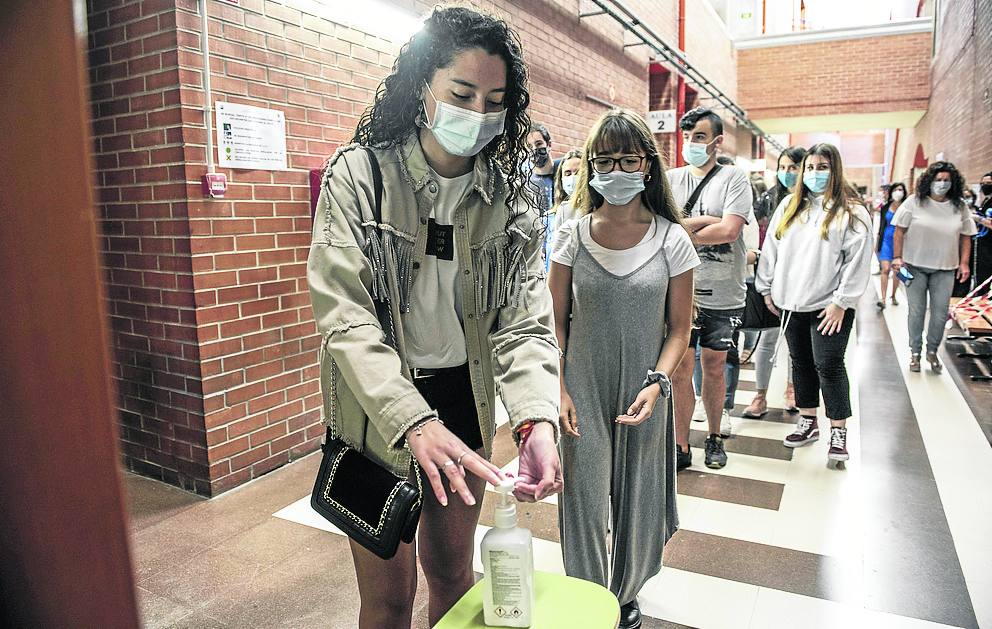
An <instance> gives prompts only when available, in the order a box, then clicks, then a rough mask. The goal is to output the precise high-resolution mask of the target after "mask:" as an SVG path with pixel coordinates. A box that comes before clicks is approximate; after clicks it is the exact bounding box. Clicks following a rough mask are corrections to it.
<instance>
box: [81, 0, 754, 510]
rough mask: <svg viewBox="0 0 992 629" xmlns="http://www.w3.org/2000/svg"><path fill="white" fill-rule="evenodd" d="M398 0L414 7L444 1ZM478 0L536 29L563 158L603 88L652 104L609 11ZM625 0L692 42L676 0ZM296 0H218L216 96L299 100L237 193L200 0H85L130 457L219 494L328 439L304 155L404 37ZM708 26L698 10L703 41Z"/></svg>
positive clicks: (341, 138)
mask: <svg viewBox="0 0 992 629" xmlns="http://www.w3.org/2000/svg"><path fill="white" fill-rule="evenodd" d="M393 4H395V5H398V6H402V7H404V8H406V9H408V10H410V11H413V12H423V11H426V10H429V6H430V5H429V3H426V2H420V1H419V0H394V1H393ZM478 4H480V5H481V6H482V8H484V9H488V10H491V11H495V12H497V13H499V14H501V15H502V16H503V17H505V18H506V19H507V20H508V21H509V22H510V24H511V25H512V26H513V27H514V28H515V29H516V30H517V31H518V33H519V34H520V37H521V40H522V44H523V47H524V54H525V56H526V59H527V61H528V65H529V69H530V77H531V86H530V87H531V94H532V103H533V104H532V109H531V115H532V117H533V118H534V119H535V120H538V121H541V122H543V123H545V124H547V125H548V126H549V127H550V128H551V131H552V134H553V136H554V150H553V153H554V154H555V155H560V154H562V153H564V152H566V151H567V150H568V149H570V148H573V147H579V146H581V144H582V143H583V141H584V140H585V136H586V133H587V131H588V128H589V126H590V124H591V123H592V122H593V121H594V120H595V119H596V118H597V117H598V116H599V115H600V114H601V113H603V112H604V111H605V110H606V109H605V107H603V106H602V105H600V104H597V103H595V102H593V101H591V100H589V99H588V98H587V96H588V95H592V96H595V97H598V98H601V99H604V100H610V88H611V86H612V88H613V92H614V94H615V96H614V99H613V100H614V102H616V103H617V104H619V105H622V106H625V107H629V108H631V109H634V110H636V111H640V112H644V111H647V109H648V104H649V102H648V100H649V77H648V54H647V51H646V49H645V48H644V47H636V48H627V49H624V48H623V43H624V41H625V40H624V37H623V33H622V30H621V28H620V27H619V26H618V25H617V24H616V23H615V22H613V21H612V20H611V19H610V18H608V17H604V16H598V17H593V18H586V19H582V20H580V19H579V18H578V14H579V8H580V3H579V2H578V0H541V1H536V0H535V1H531V0H492V1H485V2H480V3H478ZM628 4H629V6H630V7H631V8H632V9H633V10H634V11H636V12H638V14H639V15H640V16H641V17H642V18H643V19H644V20H645V21H649V23H651V25H652V27H653V28H655V30H657V31H658V32H659V33H660V34H662V36H664V37H666V38H668V40H669V41H670V42H671V43H673V44H674V43H675V42H676V34H675V33H676V29H677V21H676V13H675V12H676V10H677V1H676V0H662V1H655V0H638V1H636V2H630V3H628ZM688 4H690V5H693V4H694V3H691V2H690V3H688ZM299 6H311V7H312V6H314V5H312V4H310V5H307V4H302V3H301V4H299V5H298V4H294V3H293V2H274V1H271V0H240V2H239V3H238V5H237V6H234V5H231V4H228V3H225V2H219V1H217V0H210V1H209V2H208V16H209V25H208V28H209V32H210V37H211V44H210V47H211V67H210V71H211V87H212V91H213V100H214V102H215V103H216V102H217V101H226V102H234V103H242V104H248V105H253V106H257V107H267V108H278V109H280V110H281V111H283V112H284V113H285V116H286V121H287V122H286V131H287V149H288V162H289V164H288V165H289V169H288V170H286V171H256V170H252V171H249V170H230V169H218V170H220V171H221V172H224V173H225V174H226V175H227V177H228V181H229V189H228V193H227V195H226V197H225V198H224V199H220V200H205V199H203V198H202V194H201V192H200V189H199V186H200V184H199V178H200V176H201V175H202V173H203V172H205V161H206V153H205V144H206V135H205V133H206V131H205V126H204V119H203V110H202V107H203V106H204V96H203V89H202V82H203V77H202V71H203V62H202V58H201V55H200V49H199V46H200V43H199V32H200V17H199V15H198V14H197V2H196V0H90V5H89V22H90V30H91V33H90V49H91V66H92V78H93V115H94V120H93V124H94V129H95V138H96V147H95V150H96V152H97V159H98V164H99V172H98V174H97V176H98V177H99V182H98V184H99V189H100V194H101V205H100V212H101V215H102V218H103V223H102V225H103V231H104V256H105V264H106V267H107V276H108V282H109V283H110V290H109V292H110V299H111V302H112V303H111V309H110V311H111V313H112V316H113V326H114V331H115V336H114V345H115V347H114V349H115V352H116V356H117V363H116V369H117V374H116V376H117V379H118V386H119V388H120V390H121V400H120V407H121V417H122V420H121V421H122V423H123V430H122V434H123V439H124V440H125V444H124V450H125V457H126V462H127V465H128V466H129V467H130V468H131V469H134V470H136V471H138V472H140V473H143V474H147V475H150V476H154V477H156V478H161V479H162V480H165V481H167V482H171V483H174V484H178V485H180V486H182V487H184V488H187V489H190V490H193V491H196V492H199V493H203V494H207V495H215V494H217V493H219V492H222V491H224V490H226V489H229V488H231V487H234V486H237V485H239V484H241V483H243V482H245V481H247V480H249V479H251V478H254V477H257V476H258V475H260V474H263V473H265V472H267V471H269V470H271V469H273V468H275V467H277V466H279V465H282V464H284V463H286V462H288V461H291V460H293V459H294V458H296V457H298V456H301V455H303V454H305V453H308V452H310V451H313V450H314V449H316V447H317V443H318V440H319V437H320V435H321V433H322V428H321V427H320V424H319V419H320V418H319V414H320V391H319V383H318V368H317V361H316V358H317V356H316V350H317V346H318V341H319V337H318V336H317V334H316V329H315V325H314V322H313V317H312V313H311V309H310V303H309V297H308V293H307V286H306V278H305V273H306V258H307V254H308V251H309V243H310V228H311V221H310V215H309V187H308V179H307V175H308V170H309V169H311V168H315V167H319V166H320V165H321V164H322V163H323V161H324V160H325V159H326V158H327V156H329V155H330V154H331V153H332V152H333V151H334V149H335V148H336V147H337V146H339V145H340V144H342V143H344V142H347V141H348V139H349V138H350V137H351V135H352V133H353V131H354V128H355V125H356V123H357V121H358V117H359V116H360V114H361V112H362V111H363V110H364V108H365V107H366V105H367V104H368V103H369V102H370V100H371V98H372V95H373V93H374V90H375V89H376V87H377V86H378V84H379V82H380V80H381V79H382V78H383V77H384V76H385V75H386V73H387V72H388V70H389V68H390V66H391V64H392V62H393V58H394V56H395V53H396V50H397V48H396V44H395V43H390V42H388V41H386V40H383V39H381V38H378V37H375V36H372V35H369V34H366V33H362V32H358V31H356V30H353V29H351V28H348V27H346V26H343V25H342V24H337V23H334V22H333V21H332V17H333V16H332V13H333V11H332V10H331V9H328V10H327V12H326V14H323V15H314V14H310V13H307V12H304V11H301V10H300V9H299V8H297V7H299ZM329 16H331V17H329ZM712 17H713V16H707V19H712ZM689 19H690V20H691V19H692V14H691V13H690V15H689ZM690 24H691V23H690ZM710 26H712V24H710ZM702 31H704V32H705V33H706V37H707V40H706V42H705V43H702V44H700V43H696V44H692V45H693V46H695V48H696V50H699V51H702V50H705V48H706V47H707V46H710V45H715V44H714V41H716V40H714V39H713V38H714V37H716V35H714V33H715V32H716V33H717V34H719V33H722V31H713V30H712V29H711V28H707V29H702ZM696 32H699V31H698V30H697V29H693V28H691V27H687V34H690V35H689V41H690V42H693V41H694V40H693V37H694V35H693V34H694V33H696ZM628 37H629V36H628ZM627 41H629V39H628V40H627ZM721 46H722V47H723V48H727V47H728V46H729V42H726V41H724V42H723V43H722V44H721ZM718 66H719V67H718ZM720 67H722V66H720V64H719V63H715V64H714V66H713V67H712V68H710V70H712V71H714V72H719V71H720V69H719V68H720ZM725 74H726V75H727V76H726V77H723V76H722V75H721V78H720V81H729V82H728V83H727V84H726V85H722V87H723V88H724V89H725V90H727V91H728V93H731V94H732V93H733V92H734V90H735V87H734V85H733V78H734V77H736V71H735V70H733V69H731V70H729V71H727V72H726V73H725ZM728 77H729V78H728ZM672 83H673V84H674V82H672ZM667 98H669V99H671V98H672V94H671V93H670V92H669V93H668V95H667Z"/></svg>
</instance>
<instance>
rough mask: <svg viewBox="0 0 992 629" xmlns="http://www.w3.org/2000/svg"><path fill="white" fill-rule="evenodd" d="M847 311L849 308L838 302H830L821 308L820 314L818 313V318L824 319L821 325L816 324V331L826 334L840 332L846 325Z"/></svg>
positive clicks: (831, 334) (830, 334)
mask: <svg viewBox="0 0 992 629" xmlns="http://www.w3.org/2000/svg"><path fill="white" fill-rule="evenodd" d="M845 312H847V310H846V309H844V308H841V307H840V306H838V305H837V304H830V305H829V306H827V307H826V308H824V309H823V310H821V311H820V314H818V315H816V318H817V319H823V321H820V325H818V326H816V331H817V332H819V333H820V334H822V335H824V336H833V335H834V334H836V333H838V332H840V329H841V327H843V325H844V313H845Z"/></svg>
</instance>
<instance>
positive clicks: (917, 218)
mask: <svg viewBox="0 0 992 629" xmlns="http://www.w3.org/2000/svg"><path fill="white" fill-rule="evenodd" d="M963 190H964V177H962V176H961V173H960V172H958V169H957V168H956V167H955V166H954V164H952V163H950V162H934V163H933V164H931V165H930V167H929V168H927V169H926V171H925V172H924V173H923V174H922V175H920V180H919V181H918V182H917V184H916V194H915V195H913V196H912V197H910V199H909V200H908V201H906V202H905V203H903V205H902V207H901V208H899V211H898V212H896V215H895V217H894V218H893V219H892V222H893V223H894V224H895V226H896V233H895V237H894V238H893V239H892V242H893V246H892V249H893V258H892V270H893V271H894V272H896V273H898V272H899V269H901V268H902V267H903V266H905V267H906V269H907V270H908V271H909V272H910V273H912V275H913V280H912V281H911V282H910V283H909V285H908V286H907V287H906V296H907V298H908V299H909V349H910V352H911V354H910V358H909V370H910V371H913V372H918V371H919V370H920V352H921V351H922V349H923V321H924V319H925V318H926V314H927V309H928V307H927V300H928V298H929V310H930V322H929V324H928V325H927V362H928V363H930V369H931V370H933V372H934V373H940V372H941V370H942V369H943V365H942V364H941V362H940V359H939V358H938V357H937V350H938V349H939V348H940V344H941V342H942V341H943V340H944V324H945V323H946V322H947V309H948V307H949V306H950V303H951V292H952V291H953V290H954V278H955V276H956V277H957V278H958V279H959V280H960V281H962V282H964V281H966V280H967V279H968V277H969V275H971V267H970V265H969V262H970V259H971V236H972V235H974V234H975V233H977V232H978V229H977V227H976V226H975V221H974V220H972V218H971V212H970V211H968V208H967V207H965V204H964V201H962V200H961V192H962V191H963Z"/></svg>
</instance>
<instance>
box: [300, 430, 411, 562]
mask: <svg viewBox="0 0 992 629" xmlns="http://www.w3.org/2000/svg"><path fill="white" fill-rule="evenodd" d="M310 505H311V506H312V507H313V509H314V511H316V512H317V513H319V514H320V515H321V516H323V517H324V518H325V519H327V520H328V521H329V522H331V524H334V525H335V526H337V527H338V528H339V529H341V531H342V532H344V533H345V534H346V535H347V536H348V537H350V538H352V539H353V540H355V541H356V542H358V543H359V544H361V545H362V546H364V547H365V548H367V549H368V550H370V551H371V552H373V553H375V554H376V555H378V556H380V557H382V558H383V559H389V558H390V557H392V556H393V555H395V554H396V549H397V547H398V546H399V543H400V542H401V541H404V542H410V541H412V540H413V535H414V533H415V531H416V526H417V522H418V521H419V519H420V509H421V499H420V490H419V489H418V488H417V486H415V485H414V484H413V483H411V482H410V481H409V480H407V479H405V478H400V477H398V476H396V475H394V474H393V473H392V472H390V471H389V470H388V469H386V468H384V467H381V466H379V465H377V464H376V463H375V462H373V461H371V460H370V459H368V458H367V457H365V456H364V455H362V454H361V453H360V452H358V451H356V450H354V449H353V448H351V447H349V446H348V445H347V444H345V443H344V442H343V441H341V440H340V439H330V438H329V439H328V441H327V443H326V444H325V445H324V458H323V459H322V461H321V464H320V471H319V472H318V473H317V481H316V483H315V484H314V488H313V493H312V494H311V497H310Z"/></svg>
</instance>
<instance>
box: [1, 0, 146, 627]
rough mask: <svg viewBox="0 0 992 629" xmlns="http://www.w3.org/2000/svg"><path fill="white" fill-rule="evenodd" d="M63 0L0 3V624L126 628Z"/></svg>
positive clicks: (121, 549) (81, 88) (112, 433)
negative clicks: (0, 66)
mask: <svg viewBox="0 0 992 629" xmlns="http://www.w3.org/2000/svg"><path fill="white" fill-rule="evenodd" d="M85 25H86V18H85V9H84V6H83V3H82V2H81V1H79V0H76V1H75V2H29V1H27V0H19V1H15V2H7V3H4V8H3V10H2V11H0V59H3V75H2V77H0V111H2V112H3V116H2V118H0V138H2V142H3V150H2V151H0V172H2V173H3V175H4V181H3V185H2V186H0V208H2V216H3V228H2V229H0V277H3V284H4V290H3V299H2V300H0V321H2V322H3V323H2V334H0V356H2V357H3V358H2V360H0V383H2V384H0V409H2V418H3V433H2V434H3V439H0V539H2V540H3V542H2V544H0V592H2V593H3V605H2V607H3V616H4V618H3V623H2V624H4V626H16V627H137V626H138V613H137V609H136V605H135V596H134V587H133V584H132V577H131V562H130V557H129V551H128V543H127V528H126V519H125V515H124V508H123V503H122V498H121V480H120V472H119V466H118V452H117V434H116V427H115V422H114V419H113V417H114V415H113V412H114V411H113V405H112V400H113V397H112V385H111V381H110V378H109V371H108V368H109V364H110V363H109V356H108V353H109V344H108V336H107V329H106V320H107V319H106V316H105V314H106V313H105V311H104V304H103V299H102V292H101V284H100V281H101V277H100V272H99V267H98V264H97V248H96V237H97V236H96V228H95V214H94V210H93V196H92V191H91V178H92V177H93V174H92V169H91V162H90V150H91V148H90V134H89V128H88V125H89V122H88V120H89V107H88V104H87V98H86V92H87V83H86V79H85V77H86V74H85V72H84V59H85V57H84V51H85V44H86V40H85V37H86V34H85Z"/></svg>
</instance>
